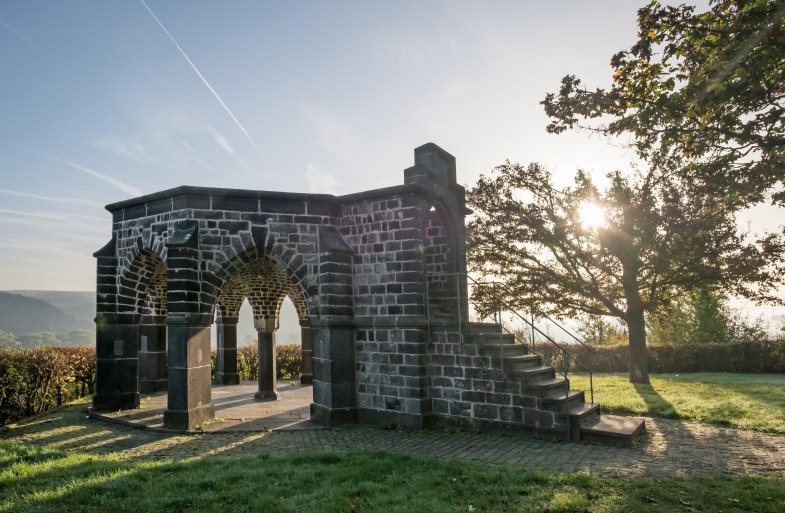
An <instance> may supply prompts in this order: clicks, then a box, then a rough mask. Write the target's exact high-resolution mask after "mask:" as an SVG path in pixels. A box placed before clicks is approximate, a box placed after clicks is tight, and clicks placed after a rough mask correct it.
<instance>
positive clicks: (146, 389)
mask: <svg viewBox="0 0 785 513" xmlns="http://www.w3.org/2000/svg"><path fill="white" fill-rule="evenodd" d="M168 386H169V381H168V380H166V379H155V380H148V381H143V380H139V392H141V393H143V394H154V393H156V392H166V391H167V390H168Z"/></svg>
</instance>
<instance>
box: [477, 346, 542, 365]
mask: <svg viewBox="0 0 785 513" xmlns="http://www.w3.org/2000/svg"><path fill="white" fill-rule="evenodd" d="M477 347H478V348H479V350H480V352H481V353H482V354H484V355H487V356H491V357H493V358H504V360H505V361H507V359H508V358H514V357H519V356H525V355H527V354H528V352H529V348H528V347H526V346H525V345H523V344H502V345H501V346H499V345H490V344H478V345H477Z"/></svg>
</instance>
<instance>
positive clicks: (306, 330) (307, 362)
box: [300, 321, 315, 385]
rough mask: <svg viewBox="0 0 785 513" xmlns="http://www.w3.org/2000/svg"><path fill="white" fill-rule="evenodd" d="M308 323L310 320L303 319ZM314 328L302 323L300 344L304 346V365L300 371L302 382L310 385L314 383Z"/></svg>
mask: <svg viewBox="0 0 785 513" xmlns="http://www.w3.org/2000/svg"><path fill="white" fill-rule="evenodd" d="M302 322H304V323H307V322H308V321H302ZM314 335H315V332H314V330H313V329H312V328H311V327H310V325H308V326H304V325H300V344H301V347H302V357H303V367H302V372H301V373H300V383H301V384H303V385H310V384H312V383H313V337H314Z"/></svg>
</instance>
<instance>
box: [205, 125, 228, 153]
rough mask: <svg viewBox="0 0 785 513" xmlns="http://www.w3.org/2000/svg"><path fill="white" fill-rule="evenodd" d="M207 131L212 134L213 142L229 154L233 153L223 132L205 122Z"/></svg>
mask: <svg viewBox="0 0 785 513" xmlns="http://www.w3.org/2000/svg"><path fill="white" fill-rule="evenodd" d="M207 131H208V132H210V135H212V136H213V139H215V142H216V143H217V144H218V146H220V147H221V148H223V150H224V151H225V152H226V153H228V154H229V155H234V148H232V146H231V145H230V144H229V141H227V140H226V137H224V134H222V133H221V132H219V131H218V129H217V128H215V127H214V126H213V125H211V124H210V123H207Z"/></svg>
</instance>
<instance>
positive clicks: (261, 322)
mask: <svg viewBox="0 0 785 513" xmlns="http://www.w3.org/2000/svg"><path fill="white" fill-rule="evenodd" d="M253 327H254V328H255V329H256V331H275V330H277V329H278V323H277V322H276V319H254V320H253Z"/></svg>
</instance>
